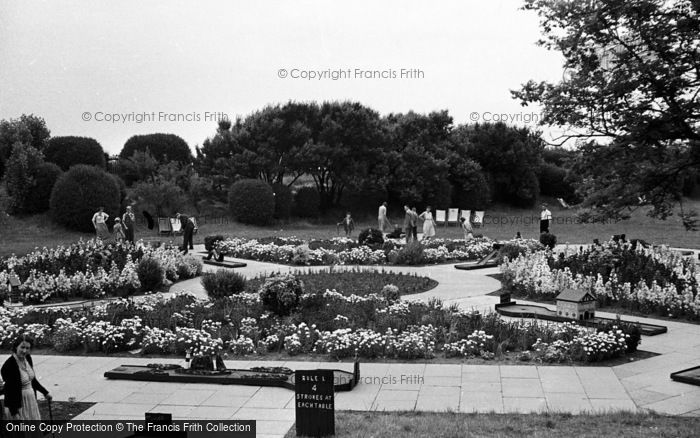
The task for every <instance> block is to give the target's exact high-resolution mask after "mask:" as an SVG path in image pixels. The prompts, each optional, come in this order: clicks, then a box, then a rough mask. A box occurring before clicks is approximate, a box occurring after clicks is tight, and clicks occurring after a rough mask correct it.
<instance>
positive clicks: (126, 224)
mask: <svg viewBox="0 0 700 438" xmlns="http://www.w3.org/2000/svg"><path fill="white" fill-rule="evenodd" d="M122 228H123V229H124V237H125V239H126V241H127V242H131V243H134V234H135V231H136V215H134V212H133V210H132V209H131V206H130V205H129V206H127V207H126V213H124V215H123V216H122Z"/></svg>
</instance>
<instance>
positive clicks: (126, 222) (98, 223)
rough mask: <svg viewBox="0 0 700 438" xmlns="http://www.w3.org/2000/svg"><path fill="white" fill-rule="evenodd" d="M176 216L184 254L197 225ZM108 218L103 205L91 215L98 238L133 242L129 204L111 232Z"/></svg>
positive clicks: (191, 247)
mask: <svg viewBox="0 0 700 438" xmlns="http://www.w3.org/2000/svg"><path fill="white" fill-rule="evenodd" d="M348 215H349V213H348ZM176 217H177V219H178V220H179V221H180V224H181V225H182V238H183V241H182V246H181V247H180V249H181V250H182V251H183V252H184V253H185V254H187V253H188V249H194V233H195V230H196V228H197V225H196V222H195V219H194V218H193V217H188V216H186V215H184V214H180V213H177V215H176ZM108 219H109V215H108V214H107V213H105V209H104V207H100V210H99V211H98V212H97V213H95V214H94V215H93V216H92V226H93V227H95V233H96V234H97V237H98V238H100V239H102V240H103V241H108V240H112V239H113V240H115V241H117V242H124V241H126V242H131V243H134V234H135V233H134V231H135V228H136V216H135V215H134V212H133V209H132V207H131V206H128V207H126V212H125V213H124V214H123V215H122V217H121V218H119V217H116V218H114V225H113V226H112V232H111V233H110V232H109V228H108V227H107V220H108ZM351 220H352V219H351ZM353 227H354V225H353Z"/></svg>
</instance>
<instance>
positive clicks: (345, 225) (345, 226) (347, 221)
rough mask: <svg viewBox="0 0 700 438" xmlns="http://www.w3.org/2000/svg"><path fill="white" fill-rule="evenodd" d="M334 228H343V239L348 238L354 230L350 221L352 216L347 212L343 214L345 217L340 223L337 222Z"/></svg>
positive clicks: (353, 224)
mask: <svg viewBox="0 0 700 438" xmlns="http://www.w3.org/2000/svg"><path fill="white" fill-rule="evenodd" d="M336 227H338V228H340V227H343V229H344V230H345V237H350V235H351V234H352V231H353V230H354V229H355V222H354V221H353V220H352V215H350V212H349V211H348V212H347V213H345V217H344V218H343V219H342V220H341V221H340V222H338V224H337V225H336Z"/></svg>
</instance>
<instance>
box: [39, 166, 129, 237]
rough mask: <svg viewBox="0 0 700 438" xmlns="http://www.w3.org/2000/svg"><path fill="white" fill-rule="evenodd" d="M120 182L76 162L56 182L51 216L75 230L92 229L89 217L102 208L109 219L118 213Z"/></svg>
mask: <svg viewBox="0 0 700 438" xmlns="http://www.w3.org/2000/svg"><path fill="white" fill-rule="evenodd" d="M120 198H121V196H120V193H119V185H118V184H117V182H116V181H115V179H114V178H112V177H111V176H110V175H109V174H108V173H106V172H105V171H104V170H102V169H99V168H97V167H94V166H88V165H85V164H78V165H75V166H73V167H71V168H70V169H69V170H68V171H67V172H65V173H64V174H63V175H61V176H60V177H59V178H58V181H56V184H55V185H54V187H53V191H52V192H51V200H50V207H51V217H52V218H53V220H54V221H55V222H56V223H59V224H61V225H64V226H66V227H68V228H70V229H73V230H78V231H87V232H90V231H94V227H93V225H92V216H93V215H94V214H95V212H97V211H98V210H99V208H100V207H104V211H105V213H107V214H108V215H109V216H110V218H114V217H116V216H117V215H118V214H119V208H120Z"/></svg>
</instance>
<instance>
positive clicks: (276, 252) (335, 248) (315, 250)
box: [216, 237, 493, 266]
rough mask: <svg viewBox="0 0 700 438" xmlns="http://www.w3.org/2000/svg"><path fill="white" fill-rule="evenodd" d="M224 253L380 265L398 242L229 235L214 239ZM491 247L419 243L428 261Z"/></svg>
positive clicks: (476, 254) (479, 253)
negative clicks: (374, 242) (227, 237)
mask: <svg viewBox="0 0 700 438" xmlns="http://www.w3.org/2000/svg"><path fill="white" fill-rule="evenodd" d="M216 246H217V249H218V251H219V252H221V253H222V254H224V255H227V256H230V257H236V258H243V259H250V260H258V261H263V262H274V263H282V264H288V265H307V266H313V265H383V264H396V262H395V261H394V260H395V259H396V256H397V255H398V253H399V252H400V251H401V248H402V247H403V245H402V244H401V243H398V242H395V241H392V240H388V241H386V242H384V244H382V245H372V246H367V245H360V244H358V243H357V242H355V241H354V240H352V239H348V238H344V237H338V238H334V239H329V240H312V241H309V242H305V241H302V240H299V239H296V238H293V237H292V238H279V237H277V238H270V239H261V240H255V239H253V240H248V239H241V238H229V239H226V240H222V241H219V242H217V243H216ZM492 247H493V241H492V240H490V239H488V238H483V237H482V238H478V239H473V240H470V241H469V242H466V243H465V242H464V241H463V240H450V239H431V240H429V241H427V242H423V243H422V245H421V250H422V256H423V257H422V259H421V260H422V262H423V263H427V264H435V263H446V262H451V261H466V260H476V259H479V258H481V257H484V256H485V255H487V254H488V253H489V252H490V251H491V249H492Z"/></svg>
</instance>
